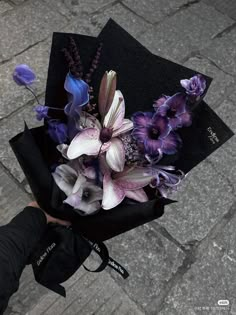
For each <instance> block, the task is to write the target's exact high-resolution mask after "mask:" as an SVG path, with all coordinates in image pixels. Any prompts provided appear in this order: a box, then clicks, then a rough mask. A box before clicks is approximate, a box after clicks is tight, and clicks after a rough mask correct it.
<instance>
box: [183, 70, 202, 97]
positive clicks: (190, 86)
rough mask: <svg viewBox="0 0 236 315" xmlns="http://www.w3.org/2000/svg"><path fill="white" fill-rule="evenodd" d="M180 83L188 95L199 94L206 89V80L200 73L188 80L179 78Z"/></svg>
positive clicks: (196, 95) (195, 95)
mask: <svg viewBox="0 0 236 315" xmlns="http://www.w3.org/2000/svg"><path fill="white" fill-rule="evenodd" d="M180 84H181V85H182V87H183V88H184V89H185V90H186V93H187V94H188V95H190V96H194V97H198V96H201V95H202V94H203V93H204V91H205V89H206V80H205V78H204V77H203V76H202V75H201V74H197V75H195V76H194V77H192V78H190V79H189V80H188V79H184V80H181V81H180Z"/></svg>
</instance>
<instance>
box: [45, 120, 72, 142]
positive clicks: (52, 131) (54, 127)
mask: <svg viewBox="0 0 236 315" xmlns="http://www.w3.org/2000/svg"><path fill="white" fill-rule="evenodd" d="M48 134H49V136H50V137H51V139H52V140H53V141H54V142H56V143H58V144H62V143H64V142H66V140H67V137H68V136H67V126H66V124H63V123H61V122H60V121H58V120H56V119H52V120H49V121H48Z"/></svg>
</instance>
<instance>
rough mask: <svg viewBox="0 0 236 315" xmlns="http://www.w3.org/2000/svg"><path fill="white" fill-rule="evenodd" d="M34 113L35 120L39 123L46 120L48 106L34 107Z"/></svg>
mask: <svg viewBox="0 0 236 315" xmlns="http://www.w3.org/2000/svg"><path fill="white" fill-rule="evenodd" d="M34 111H35V112H36V118H37V120H39V121H40V120H42V119H44V118H48V106H44V105H37V106H35V108H34Z"/></svg>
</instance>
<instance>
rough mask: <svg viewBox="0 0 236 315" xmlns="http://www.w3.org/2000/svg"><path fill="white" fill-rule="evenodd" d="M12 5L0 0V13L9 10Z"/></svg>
mask: <svg viewBox="0 0 236 315" xmlns="http://www.w3.org/2000/svg"><path fill="white" fill-rule="evenodd" d="M12 8H13V7H12V6H11V5H10V4H9V3H7V2H6V1H0V15H1V14H2V13H5V12H7V11H8V10H11V9H12Z"/></svg>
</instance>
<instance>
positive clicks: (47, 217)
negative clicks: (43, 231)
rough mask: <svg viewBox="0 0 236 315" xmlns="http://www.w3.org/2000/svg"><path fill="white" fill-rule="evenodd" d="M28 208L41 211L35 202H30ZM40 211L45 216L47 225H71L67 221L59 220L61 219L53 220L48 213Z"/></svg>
mask: <svg viewBox="0 0 236 315" xmlns="http://www.w3.org/2000/svg"><path fill="white" fill-rule="evenodd" d="M28 206H29V207H34V208H39V209H41V208H40V207H39V205H38V203H37V202H36V201H32V202H30V203H29V204H28ZM41 210H42V211H43V213H44V214H45V216H46V219H47V223H57V224H61V225H65V226H70V225H71V223H70V222H69V221H64V220H61V219H58V218H54V217H52V216H50V215H49V214H48V213H46V212H45V211H44V210H43V209H41Z"/></svg>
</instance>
